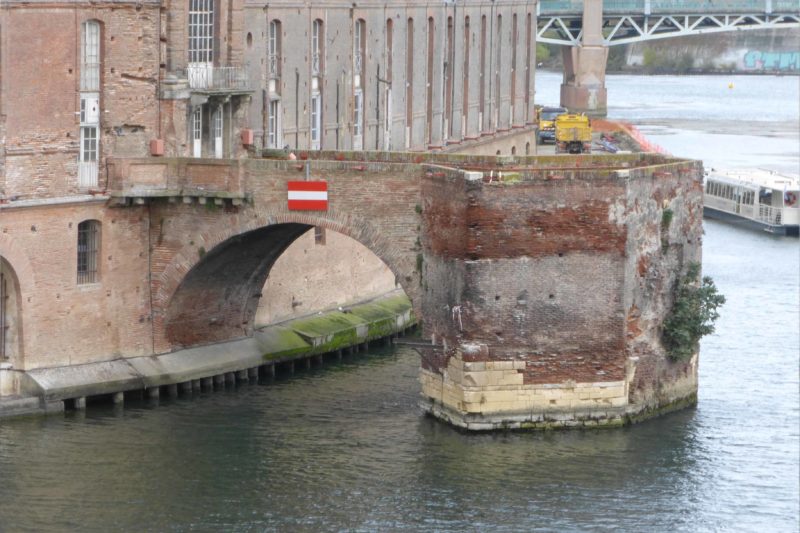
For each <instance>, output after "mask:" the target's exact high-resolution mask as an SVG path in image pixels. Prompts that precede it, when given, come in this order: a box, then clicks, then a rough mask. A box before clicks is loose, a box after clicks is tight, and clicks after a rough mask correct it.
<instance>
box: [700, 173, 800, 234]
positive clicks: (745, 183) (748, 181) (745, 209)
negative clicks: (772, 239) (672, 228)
mask: <svg viewBox="0 0 800 533" xmlns="http://www.w3.org/2000/svg"><path fill="white" fill-rule="evenodd" d="M799 199H800V178H798V176H790V175H786V174H780V173H778V172H773V171H771V170H762V169H754V170H729V171H724V172H723V171H717V170H714V169H711V171H710V172H708V173H707V174H706V178H705V196H704V199H703V214H704V215H705V216H706V217H708V218H715V219H719V220H725V221H727V222H732V223H735V224H739V225H742V226H746V227H750V228H755V229H759V230H763V231H767V232H769V233H774V234H776V235H793V236H798V228H800V201H798V200H799Z"/></svg>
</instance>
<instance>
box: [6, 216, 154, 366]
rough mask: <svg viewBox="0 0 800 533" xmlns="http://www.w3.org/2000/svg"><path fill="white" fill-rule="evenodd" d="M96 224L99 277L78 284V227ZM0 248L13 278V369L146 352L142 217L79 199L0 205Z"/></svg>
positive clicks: (147, 328)
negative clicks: (18, 335) (16, 341)
mask: <svg viewBox="0 0 800 533" xmlns="http://www.w3.org/2000/svg"><path fill="white" fill-rule="evenodd" d="M84 220H97V221H99V222H100V252H99V254H98V281H97V282H96V283H89V284H83V285H79V284H78V283H77V238H78V237H77V230H78V224H79V223H80V222H83V221H84ZM0 252H2V255H3V256H4V257H5V258H6V259H7V261H8V263H9V264H10V267H11V268H12V269H13V271H14V274H15V277H16V278H17V279H18V281H19V287H20V293H21V295H22V298H21V318H22V319H21V326H22V332H23V335H22V339H23V343H22V354H18V355H20V357H17V358H15V359H13V360H12V362H13V364H14V366H15V368H17V369H26V370H29V369H32V368H40V367H48V366H60V365H70V364H72V365H74V364H81V363H86V362H90V361H102V360H109V359H114V358H116V357H119V356H122V355H125V356H132V355H146V354H149V353H151V350H152V334H151V324H150V304H149V293H148V275H147V272H148V251H147V218H146V216H145V213H144V211H143V210H142V209H139V208H134V209H107V208H106V207H105V202H103V201H100V202H98V201H94V202H80V203H75V204H67V205H63V206H41V207H28V208H19V209H8V208H4V209H3V210H2V211H0Z"/></svg>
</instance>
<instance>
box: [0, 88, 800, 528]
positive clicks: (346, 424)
mask: <svg viewBox="0 0 800 533" xmlns="http://www.w3.org/2000/svg"><path fill="white" fill-rule="evenodd" d="M686 83H689V84H690V83H691V82H686ZM739 86H740V85H739V83H738V82H737V87H739ZM537 87H538V89H537V90H542V85H541V83H540V82H539V81H538V79H537ZM690 92H701V91H699V90H696V88H692V89H691V91H690ZM709 105H710V106H713V104H709ZM670 127H672V126H670ZM681 128H683V126H681ZM681 128H678V127H674V128H673V129H676V130H678V129H681ZM682 131H683V130H682ZM686 131H688V130H686ZM684 135H685V133H683V132H682V133H681V134H680V135H673V136H672V137H674V138H675V139H681V138H683V136H684ZM666 137H667V135H665V136H664V138H666ZM658 142H661V143H662V144H664V145H665V146H666V142H662V141H658ZM683 142H685V140H684V141H683ZM708 146H709V147H710V148H712V150H710V151H709V153H708V154H707V155H708V156H710V157H725V154H724V153H719V152H716V150H721V148H720V146H719V145H714V144H709V145H708ZM668 148H669V147H668ZM673 151H674V150H673ZM789 156H790V157H791V154H789ZM794 157H797V155H796V149H795V153H794ZM753 161H756V163H758V162H760V160H759V159H758V157H755V156H754V158H753V159H752V160H751V161H750V163H751V164H750V165H749V166H756V163H754V162H753ZM705 229H706V235H705V242H704V270H705V273H706V274H710V275H712V276H713V277H714V279H715V281H716V283H717V286H718V287H719V288H720V290H721V291H722V292H723V293H724V294H725V296H726V297H727V300H728V301H727V304H726V305H725V307H724V308H723V310H722V317H721V319H720V321H719V323H718V327H717V333H716V334H715V335H713V336H711V337H709V338H707V339H706V340H705V342H704V343H703V350H702V356H701V363H700V401H699V406H698V407H697V408H696V409H691V410H686V411H682V412H679V413H674V414H672V415H669V416H666V417H663V418H660V419H656V420H652V421H649V422H647V423H644V424H640V425H637V426H634V427H630V428H624V429H616V430H587V431H572V432H570V431H567V432H549V433H496V434H479V435H470V434H464V433H461V432H458V431H456V430H454V429H452V428H450V427H448V426H446V425H443V424H441V423H439V422H437V421H435V420H433V419H430V418H426V417H424V416H422V415H421V413H420V411H419V409H418V408H417V400H418V394H419V384H418V381H417V368H418V364H419V363H418V357H417V356H416V354H415V353H414V352H412V351H410V350H408V349H405V348H400V349H398V350H396V351H394V352H392V351H374V352H371V353H370V354H369V355H367V356H365V357H361V358H356V359H353V360H351V361H349V362H346V363H344V364H342V365H333V366H327V367H324V368H323V369H314V370H311V371H309V372H308V373H301V374H298V375H297V376H296V377H295V378H293V379H291V380H289V379H278V380H277V381H275V382H273V383H264V384H261V385H248V386H243V387H239V388H238V389H231V390H229V391H226V392H216V393H210V394H202V395H200V396H197V397H194V398H192V399H179V400H162V401H161V403H160V405H158V406H156V405H153V404H149V403H146V402H143V403H139V404H132V405H131V404H128V405H126V407H125V408H124V409H120V408H115V407H112V406H93V407H90V409H89V410H88V411H87V412H86V413H68V414H67V415H66V416H52V417H49V418H31V419H23V420H12V421H9V420H6V421H2V422H0V531H3V532H5V531H13V532H16V531H36V532H39V531H65V530H80V531H103V532H105V531H137V532H138V531H264V530H267V531H319V530H348V531H350V530H352V531H395V530H413V531H530V530H541V531H634V532H641V531H670V532H672V531H692V532H693V531H762V532H766V531H769V532H772V531H797V529H798V512H799V511H798V505H799V504H798V501H799V500H800V487H799V486H798V483H800V482H799V481H798V480H799V479H800V471H799V468H800V467H799V466H798V464H799V463H800V460H799V459H798V457H799V456H800V435H798V433H799V432H798V428H799V427H800V398H799V392H798V391H799V390H800V383H798V375H799V372H800V369H799V368H798V353H800V333H799V332H798V323H800V311H798V301H800V282H799V281H798V276H799V275H800V274H799V273H800V252H799V248H798V241H797V240H796V239H786V238H774V237H771V236H768V235H762V234H760V233H757V232H750V231H745V230H740V229H738V228H732V227H728V226H725V225H722V224H719V223H715V222H713V221H706V228H705Z"/></svg>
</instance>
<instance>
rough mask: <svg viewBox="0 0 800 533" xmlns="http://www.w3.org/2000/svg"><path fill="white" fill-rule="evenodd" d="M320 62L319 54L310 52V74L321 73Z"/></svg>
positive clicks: (316, 74)
mask: <svg viewBox="0 0 800 533" xmlns="http://www.w3.org/2000/svg"><path fill="white" fill-rule="evenodd" d="M321 69H322V62H321V61H320V56H319V54H311V75H312V76H318V75H319V74H320V73H321Z"/></svg>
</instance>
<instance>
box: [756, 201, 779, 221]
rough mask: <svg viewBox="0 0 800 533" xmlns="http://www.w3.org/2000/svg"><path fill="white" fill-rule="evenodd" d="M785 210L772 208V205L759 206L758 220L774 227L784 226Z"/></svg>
mask: <svg viewBox="0 0 800 533" xmlns="http://www.w3.org/2000/svg"><path fill="white" fill-rule="evenodd" d="M783 209H784V208H782V207H772V206H771V205H764V204H759V205H758V220H759V221H761V222H766V223H767V224H771V225H773V226H780V225H781V224H783Z"/></svg>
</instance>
